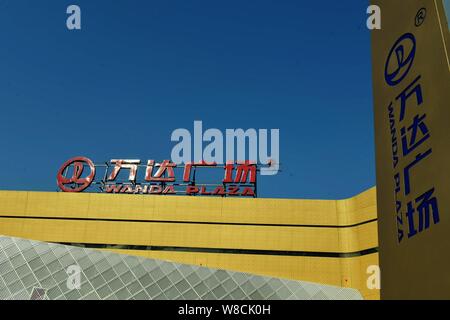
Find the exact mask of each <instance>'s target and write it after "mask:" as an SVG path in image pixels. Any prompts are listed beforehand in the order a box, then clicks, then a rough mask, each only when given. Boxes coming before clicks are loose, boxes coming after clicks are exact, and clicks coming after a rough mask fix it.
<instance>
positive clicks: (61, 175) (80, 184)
mask: <svg viewBox="0 0 450 320" xmlns="http://www.w3.org/2000/svg"><path fill="white" fill-rule="evenodd" d="M85 165H87V166H88V167H89V169H90V173H89V175H88V176H87V177H85V178H82V177H81V176H82V175H83V171H84V167H85ZM71 166H73V172H72V176H71V177H66V174H65V172H66V171H67V170H69V168H70V167H71ZM94 177H95V166H94V163H93V162H92V161H91V160H89V159H88V158H85V157H75V158H72V159H70V160H68V161H66V162H65V163H64V164H63V165H62V166H61V168H60V169H59V171H58V175H57V177H56V179H57V181H58V187H59V188H60V189H61V190H62V191H65V192H81V191H83V190H85V189H86V188H87V187H89V186H90V185H91V183H92V181H93V180H94Z"/></svg>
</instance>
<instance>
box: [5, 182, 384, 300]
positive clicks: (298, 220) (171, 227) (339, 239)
mask: <svg viewBox="0 0 450 320" xmlns="http://www.w3.org/2000/svg"><path fill="white" fill-rule="evenodd" d="M0 203H1V205H0V234H2V235H6V236H13V237H20V238H27V239H32V240H40V241H45V242H55V243H63V244H71V245H78V246H84V247H88V248H96V249H99V250H111V251H114V252H118V253H124V254H128V255H136V256H144V257H148V258H156V259H162V260H169V261H173V262H179V263H187V264H194V265H200V266H204V267H210V268H220V269H226V270H232V271H241V272H248V273H253V274H259V275H266V276H272V277H279V278H287V279H295V280H303V281H310V282H316V283H322V284H329V285H335V286H341V287H349V288H355V289H358V290H359V291H360V292H361V294H362V295H363V296H364V298H366V299H379V290H378V289H376V288H373V287H372V286H370V285H369V286H368V285H367V282H368V279H369V277H370V276H371V275H372V274H371V273H370V272H372V271H370V270H373V266H376V267H377V266H378V252H377V247H378V238H377V207H376V191H375V188H372V189H369V190H367V191H365V192H363V193H362V194H359V195H357V196H355V197H353V198H350V199H345V200H288V199H254V198H252V199H248V198H218V197H186V196H149V195H124V194H98V193H63V192H21V191H0ZM372 276H376V275H372Z"/></svg>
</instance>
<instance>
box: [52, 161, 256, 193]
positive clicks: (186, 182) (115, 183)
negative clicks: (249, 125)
mask: <svg viewBox="0 0 450 320" xmlns="http://www.w3.org/2000/svg"><path fill="white" fill-rule="evenodd" d="M139 168H142V169H143V170H144V173H145V175H144V177H143V178H142V179H138V170H139ZM176 168H181V169H183V174H182V176H181V177H180V178H181V179H180V180H177V177H176V174H175V169H176ZM202 168H222V169H223V170H224V178H223V179H222V181H221V182H220V184H210V183H209V184H202V183H198V182H196V171H197V170H201V169H202ZM99 169H103V171H104V172H103V173H104V174H103V178H102V179H101V180H95V175H96V171H97V170H99ZM86 171H89V172H86ZM257 172H258V168H257V165H256V164H255V163H252V162H250V161H242V162H236V163H235V162H227V163H226V165H225V166H219V165H217V163H215V162H205V161H202V162H196V163H187V164H186V165H184V166H178V165H177V164H175V163H173V162H171V161H170V160H164V161H162V162H161V163H156V162H155V160H148V161H147V164H146V165H143V164H141V160H130V159H112V160H111V161H110V162H109V163H106V164H104V165H94V163H93V162H92V161H91V160H89V159H88V158H86V157H75V158H72V159H70V160H68V161H66V162H65V163H64V164H63V165H62V167H61V168H60V169H59V171H58V175H57V183H58V186H59V188H60V189H61V190H62V191H64V192H82V191H84V190H86V189H87V188H89V187H90V186H91V185H97V186H98V187H99V190H100V191H102V192H106V193H128V194H164V195H168V194H185V195H205V196H206V195H210V196H211V195H212V196H246V197H256V175H257ZM121 173H122V179H121V178H120V176H121V175H120V174H121ZM124 173H125V177H126V178H123V175H124Z"/></svg>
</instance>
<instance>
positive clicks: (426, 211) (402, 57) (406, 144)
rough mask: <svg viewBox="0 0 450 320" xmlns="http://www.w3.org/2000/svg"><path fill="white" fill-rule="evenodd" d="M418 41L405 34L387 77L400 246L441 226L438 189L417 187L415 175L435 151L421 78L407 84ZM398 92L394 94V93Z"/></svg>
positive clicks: (391, 54) (391, 56)
mask: <svg viewBox="0 0 450 320" xmlns="http://www.w3.org/2000/svg"><path fill="white" fill-rule="evenodd" d="M416 51H417V41H416V38H415V36H414V35H413V34H411V33H406V34H404V35H402V36H401V37H400V38H399V39H398V40H397V41H396V42H395V44H394V45H393V47H392V49H391V50H390V52H389V55H388V58H387V61H386V65H385V72H384V77H385V81H386V83H387V84H388V85H389V87H390V88H391V89H392V90H393V96H394V98H393V99H392V100H391V102H390V104H389V106H388V107H387V109H388V121H389V128H390V134H391V145H392V167H393V169H394V176H393V182H394V192H395V194H394V198H395V199H394V201H395V212H396V224H397V240H398V243H401V242H402V241H403V240H404V239H405V234H406V239H409V238H412V237H414V236H415V235H417V234H418V233H420V232H423V231H424V230H426V229H428V228H430V223H431V222H432V223H433V224H437V223H439V207H438V200H437V198H436V197H435V196H434V193H435V187H434V186H433V185H430V186H429V187H428V188H426V189H424V190H418V188H416V187H415V186H414V182H413V180H414V174H415V171H416V170H417V169H418V168H419V167H420V166H427V165H429V164H427V161H429V159H430V158H431V157H432V154H433V150H432V148H431V147H429V146H428V144H427V143H426V142H429V140H430V139H431V138H432V137H431V130H430V127H429V125H428V124H427V108H430V107H431V106H429V105H427V104H426V96H424V93H423V90H422V75H421V74H420V73H417V74H416V75H415V76H414V80H413V81H408V82H406V80H405V79H406V78H407V76H408V75H410V74H411V72H412V71H414V68H413V66H414V60H415V56H416ZM394 90H395V91H394Z"/></svg>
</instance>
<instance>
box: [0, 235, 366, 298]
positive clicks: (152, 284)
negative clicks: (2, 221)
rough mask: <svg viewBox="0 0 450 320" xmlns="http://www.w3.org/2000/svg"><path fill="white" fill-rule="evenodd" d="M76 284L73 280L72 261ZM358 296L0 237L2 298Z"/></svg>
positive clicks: (334, 289) (302, 284) (297, 283)
mask: <svg viewBox="0 0 450 320" xmlns="http://www.w3.org/2000/svg"><path fill="white" fill-rule="evenodd" d="M74 265H75V266H78V267H79V270H80V272H81V273H80V277H79V280H80V283H79V286H78V285H73V283H72V285H71V283H70V281H72V280H70V279H71V276H72V275H73V274H72V273H71V272H69V270H70V268H69V267H71V266H74ZM4 299H14V300H42V299H50V300H54V299H55V300H97V299H108V300H109V299H111V300H117V299H119V300H128V299H137V300H150V299H156V300H157V299H164V300H166V299H170V300H172V299H188V300H198V299H201V300H211V299H227V300H228V299H232V300H245V299H251V300H279V299H283V300H284V299H290V300H292V299H294V300H311V299H312V300H315V299H339V300H346V299H358V300H359V299H362V296H361V294H360V293H359V292H358V291H357V290H355V289H349V288H340V287H333V286H327V285H320V284H315V283H308V282H303V281H294V280H287V279H277V278H271V277H264V276H258V275H252V274H247V273H241V272H232V271H227V270H216V269H209V268H204V267H198V266H191V265H185V264H178V263H173V262H169V261H161V260H155V259H146V258H140V257H135V256H127V255H122V254H116V253H112V252H106V251H98V250H93V249H85V248H78V247H71V246H65V245H59V244H53V243H46V242H39V241H32V240H27V239H18V238H12V237H6V236H0V300H4Z"/></svg>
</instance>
